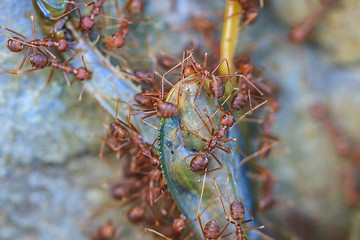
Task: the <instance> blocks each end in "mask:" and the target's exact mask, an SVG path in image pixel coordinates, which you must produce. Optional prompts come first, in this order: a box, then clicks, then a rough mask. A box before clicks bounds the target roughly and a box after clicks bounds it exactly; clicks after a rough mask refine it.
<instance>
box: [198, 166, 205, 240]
mask: <svg viewBox="0 0 360 240" xmlns="http://www.w3.org/2000/svg"><path fill="white" fill-rule="evenodd" d="M205 180H206V173H205V174H204V181H203V185H202V188H201V194H200V201H199V207H198V210H197V219H198V221H199V224H200V228H201V233H202V235H203V237H204V239H206V237H205V233H204V228H203V226H202V222H201V215H200V214H199V213H200V208H201V201H202V198H203V194H204V188H205Z"/></svg>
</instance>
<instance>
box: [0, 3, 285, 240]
mask: <svg viewBox="0 0 360 240" xmlns="http://www.w3.org/2000/svg"><path fill="white" fill-rule="evenodd" d="M115 2H116V3H117V1H115ZM103 3H104V0H97V1H95V2H91V3H89V4H80V3H76V2H72V1H69V2H68V7H67V10H66V12H65V13H64V14H63V15H61V16H59V17H56V18H53V20H56V19H60V18H66V17H68V15H69V14H70V13H71V12H73V11H75V10H77V11H78V13H79V14H80V22H79V25H78V28H79V29H80V30H81V31H84V32H85V31H89V30H91V29H92V28H93V27H94V26H95V17H96V16H98V15H101V16H103V6H102V5H103ZM239 3H240V4H243V5H244V7H243V10H244V11H245V13H248V14H245V15H244V16H245V17H246V16H248V17H249V18H252V19H253V18H254V16H255V15H256V14H257V13H256V11H255V10H256V8H254V7H253V6H252V5H249V4H248V5H246V4H247V1H246V0H245V1H244V0H242V1H239ZM77 5H85V6H92V9H91V12H90V14H89V15H85V16H81V12H80V9H79V7H78V6H77ZM144 5H145V3H144V1H143V0H128V1H127V2H126V4H125V6H124V7H123V10H122V11H128V13H129V15H130V17H131V16H134V15H137V14H140V13H141V12H142V11H143V9H144ZM130 17H129V18H130ZM31 19H32V32H33V38H32V39H29V38H27V37H25V36H23V35H22V34H20V33H17V32H15V31H13V30H11V29H9V28H6V27H3V26H2V27H0V28H2V29H4V30H6V31H9V32H11V33H13V34H15V35H17V36H15V37H8V36H5V35H3V34H1V35H2V36H5V37H7V38H8V41H7V48H8V49H9V50H10V51H12V52H21V51H22V50H23V49H25V47H26V46H27V50H26V53H25V57H24V58H23V60H22V62H21V64H20V67H19V68H18V69H17V70H12V69H10V70H9V69H7V72H9V73H12V74H19V73H24V72H31V71H35V70H38V69H43V68H45V67H52V71H51V73H50V76H49V79H48V81H47V83H46V86H47V85H48V84H49V82H50V80H51V78H52V75H53V71H54V69H55V68H57V69H62V70H63V72H64V77H65V79H66V82H67V84H68V85H71V82H70V81H69V79H68V77H67V73H69V74H73V75H74V76H75V79H77V80H81V81H83V80H90V79H91V71H89V70H88V69H87V67H86V64H85V62H84V59H83V64H84V66H81V67H78V68H73V67H72V66H71V65H69V62H70V61H71V60H72V59H74V58H75V56H76V53H74V52H73V50H71V44H72V43H71V42H69V41H68V40H67V39H66V38H60V39H58V40H52V37H53V36H48V37H45V38H43V39H36V37H35V26H34V20H33V17H32V16H31ZM246 20H247V19H245V20H243V21H245V22H246ZM131 23H132V21H131V20H124V21H122V24H120V30H119V31H118V32H116V33H114V34H113V35H112V36H111V37H109V38H108V39H106V40H105V41H104V46H105V48H119V47H122V46H123V45H124V44H125V38H126V36H127V35H128V34H129V28H128V25H129V24H131ZM40 47H42V49H43V50H41V49H40ZM51 47H56V49H57V50H58V51H59V52H65V51H71V52H73V53H74V56H73V57H71V58H70V59H68V60H66V61H64V62H60V61H59V60H57V59H56V57H55V55H54V54H53V53H52V52H51V51H50V50H49V49H48V48H51ZM31 50H32V51H33V54H32V55H31V56H30V57H29V53H30V51H31ZM184 55H185V54H184ZM27 60H28V61H29V63H30V64H31V67H32V68H31V69H28V70H22V68H23V66H24V64H25V62H26V61H27ZM221 64H227V65H228V63H227V60H226V59H224V60H223V61H221V62H220V63H219V64H218V65H217V66H216V67H215V68H214V69H213V71H211V72H210V71H208V70H207V55H206V54H205V59H204V64H203V66H201V65H200V64H199V63H197V62H196V61H195V59H194V57H193V56H192V53H191V52H189V53H187V56H186V58H185V56H184V57H183V60H182V61H181V62H180V63H178V64H177V65H175V66H174V67H172V68H171V69H170V70H169V71H168V72H167V73H165V74H164V75H162V79H161V88H160V89H159V87H158V84H157V80H156V78H155V74H154V76H151V75H152V74H151V73H149V74H144V73H143V74H142V76H140V75H138V76H135V77H137V78H138V79H137V80H138V82H147V83H145V84H140V85H141V86H142V87H143V89H144V92H141V93H137V94H136V95H135V96H134V100H135V102H136V104H131V106H136V107H138V108H139V109H137V110H135V112H133V113H129V114H128V115H127V118H126V119H127V122H124V121H122V120H120V119H119V118H118V117H117V116H116V122H112V123H111V124H110V125H109V126H108V129H109V133H108V134H107V135H105V136H104V137H102V141H103V143H104V144H106V145H107V146H108V147H109V148H110V149H111V151H112V152H115V153H117V156H118V157H119V156H120V153H121V154H122V155H128V156H127V158H126V157H124V159H128V161H123V162H122V164H124V165H128V166H124V167H122V169H130V171H124V177H125V178H124V179H122V180H121V181H120V182H117V183H114V184H113V185H112V187H111V196H112V198H113V199H114V200H116V201H118V200H122V201H125V202H128V203H129V204H130V203H131V204H132V205H134V203H138V204H135V206H133V207H131V208H130V210H129V211H128V213H127V217H128V219H129V221H131V222H133V223H140V222H143V223H145V224H147V225H152V226H153V227H152V228H151V229H150V228H147V229H146V230H147V231H151V232H154V233H156V234H158V235H160V236H162V237H163V238H165V239H179V238H180V237H182V233H183V231H184V229H185V226H186V225H187V223H186V221H187V219H186V217H185V215H184V214H180V212H179V210H177V208H176V204H175V202H174V200H173V199H172V197H171V194H170V193H169V191H168V190H167V185H166V181H165V179H164V177H163V174H162V171H161V167H160V165H161V163H160V160H159V158H158V157H157V156H156V154H155V153H154V152H153V146H154V144H155V141H154V143H153V144H151V145H150V144H148V143H146V142H145V141H144V140H143V138H142V136H141V134H140V133H139V132H138V131H137V129H136V128H135V127H134V125H133V124H132V123H131V119H130V118H131V116H133V115H139V114H146V115H145V117H143V118H142V119H141V120H142V121H143V122H144V123H146V124H148V125H150V126H151V127H154V126H152V125H151V124H149V123H148V122H146V121H145V119H146V118H148V117H151V116H153V115H157V116H159V117H161V118H172V117H174V116H176V115H177V114H178V113H179V111H178V106H177V105H176V104H172V103H169V102H166V101H165V98H166V95H167V92H166V91H165V87H164V82H165V81H167V80H166V79H165V75H166V74H168V73H169V72H171V71H173V70H175V69H177V68H179V67H180V66H181V72H180V74H181V78H180V79H185V78H188V77H190V76H193V75H195V74H196V75H197V76H198V77H195V78H189V80H185V81H183V84H186V83H190V82H195V81H198V82H199V83H200V84H199V88H198V90H197V92H196V94H195V98H194V102H193V106H194V110H195V112H196V113H197V115H198V116H199V118H200V119H201V121H202V123H203V126H205V127H206V128H207V129H208V131H209V132H210V133H211V139H210V140H206V139H203V138H201V137H200V136H199V135H198V134H197V133H195V132H192V134H193V135H195V136H197V137H198V138H199V139H201V140H202V141H205V142H206V147H205V148H204V150H203V151H202V152H201V153H196V154H192V155H191V156H193V157H192V159H191V161H190V166H189V169H190V170H191V171H192V172H195V173H200V174H206V173H209V172H211V171H216V170H218V169H219V168H222V167H223V166H222V163H221V162H220V161H219V160H218V159H217V158H216V156H215V155H214V154H213V153H212V152H213V150H214V149H215V148H217V149H220V150H223V151H225V152H227V153H231V151H229V150H228V149H225V148H223V147H222V144H219V142H221V140H224V139H223V138H224V137H225V136H226V134H227V132H229V130H231V128H232V127H233V126H235V125H236V124H237V123H238V122H239V121H241V120H242V121H246V120H248V121H251V119H248V118H247V116H249V115H251V114H252V113H253V111H254V110H255V109H257V108H259V107H260V106H262V105H264V104H265V103H268V106H269V109H270V110H269V112H268V113H267V114H266V115H265V118H264V120H262V121H261V123H262V135H263V139H262V141H261V144H260V145H259V149H258V151H256V152H255V153H254V154H252V155H250V156H247V157H245V159H244V162H245V161H249V160H250V159H253V158H255V157H259V158H262V159H265V158H267V157H268V156H269V154H270V150H271V148H272V147H274V146H275V145H276V144H277V143H278V139H277V138H276V137H274V136H273V135H272V133H271V130H272V126H273V124H274V123H275V120H276V114H277V112H278V111H279V108H280V107H279V103H278V101H277V99H276V90H274V89H275V87H274V84H273V83H272V82H271V81H270V80H268V79H264V78H262V77H261V76H260V75H261V74H259V72H261V71H259V69H257V68H255V67H254V66H253V65H252V64H251V59H250V57H249V55H246V56H245V55H244V56H243V57H241V58H240V59H239V60H238V61H237V62H236V64H235V65H236V69H237V72H236V74H230V70H228V72H229V74H228V75H216V72H217V70H218V68H219V67H220V66H221ZM228 69H229V67H228ZM234 78H235V79H236V87H234V90H233V91H232V92H231V93H230V94H228V96H226V98H225V92H226V91H225V83H226V82H227V81H229V80H230V79H234ZM206 81H210V85H209V88H210V92H211V94H212V95H213V96H214V97H215V98H216V99H218V100H219V101H221V100H222V99H224V98H225V100H224V101H223V102H222V104H221V105H220V106H219V108H218V110H217V111H216V112H218V111H221V118H220V124H221V127H220V128H219V129H217V130H216V131H215V129H214V128H213V129H212V130H210V129H209V127H208V125H207V122H210V124H211V126H213V123H212V117H213V116H214V115H215V114H216V112H215V113H214V114H213V115H212V116H211V117H210V116H207V121H205V120H204V119H203V117H202V116H201V114H200V113H199V111H198V110H197V109H196V107H195V101H196V99H197V96H198V95H199V94H200V91H201V89H202V88H203V85H204V83H205V82H206ZM231 81H232V80H231ZM149 82H150V83H149ZM167 82H168V81H167ZM168 83H169V82H168ZM169 84H171V83H169ZM179 93H180V91H179ZM258 95H260V96H258ZM259 99H260V100H261V101H262V102H261V103H259V104H257V105H255V106H252V105H253V104H254V103H256V102H257V101H258V100H259ZM116 100H117V101H118V103H119V101H120V100H119V99H116ZM229 100H230V103H229V104H228V105H229V109H231V110H228V111H227V110H225V108H224V105H225V103H227V101H229ZM178 104H179V101H178ZM246 109H247V110H248V111H245V110H246ZM117 111H118V109H117ZM231 111H232V112H238V111H245V114H242V115H241V117H240V118H239V119H238V120H235V115H232V113H231ZM253 121H255V122H256V120H254V119H253ZM258 122H259V121H258ZM223 142H226V141H223ZM102 154H103V151H101V155H102ZM188 157H190V156H188ZM211 159H215V160H216V161H217V163H218V164H219V165H220V166H219V167H218V168H215V169H211V170H208V168H207V167H208V165H209V161H211ZM257 169H259V173H258V174H254V176H255V175H256V176H257V177H258V178H260V179H261V180H262V182H263V184H262V186H261V189H260V198H259V199H260V201H259V204H258V209H259V210H266V209H269V208H271V207H272V206H273V205H274V204H275V202H276V200H275V199H274V197H273V196H272V194H271V192H272V188H273V185H274V184H275V182H276V178H275V177H273V176H272V175H271V173H270V171H269V170H267V169H265V168H264V167H261V166H260V165H257ZM228 181H229V179H228ZM214 184H215V186H217V185H216V181H215V179H214ZM219 200H220V201H221V204H222V207H223V209H224V213H225V216H226V219H227V220H228V223H227V225H226V226H225V227H224V228H223V230H220V226H219V223H218V221H217V220H216V219H212V220H211V221H209V222H207V223H206V224H205V226H204V227H203V226H202V224H201V219H200V217H201V214H200V213H199V212H198V219H197V220H198V221H199V224H200V227H201V229H202V233H203V237H204V238H205V239H218V238H221V237H226V236H229V235H231V234H234V233H235V235H236V238H237V239H239V240H247V238H246V237H245V235H244V231H247V230H253V229H257V228H261V227H262V226H261V227H253V228H246V229H244V228H243V227H242V225H243V224H245V223H248V222H250V221H252V220H253V217H252V214H251V212H250V211H249V209H248V208H247V207H246V206H244V204H243V203H242V202H240V201H238V200H234V201H232V202H231V203H230V196H229V193H228V202H229V204H228V205H229V215H230V216H228V215H227V213H226V210H225V205H224V203H223V198H222V196H221V194H220V192H219ZM165 209H169V210H165ZM245 209H247V211H248V212H249V214H250V216H251V219H249V220H243V218H244V215H245ZM165 216H167V218H166V217H165ZM173 216H177V217H173ZM193 221H196V219H195V220H193ZM230 224H233V225H234V226H235V228H236V230H235V231H232V232H230V233H227V234H224V232H225V230H226V229H227V227H228V226H229V225H230ZM118 234H119V232H118V229H117V227H116V226H115V225H114V224H113V223H112V222H111V221H109V222H107V223H106V224H104V225H103V226H101V227H99V228H98V230H97V231H96V233H94V234H93V235H92V236H91V238H92V239H98V240H101V239H113V238H115V239H116V236H117V235H118ZM191 236H193V233H191V232H190V233H189V234H188V236H186V237H185V238H183V239H190V238H191Z"/></svg>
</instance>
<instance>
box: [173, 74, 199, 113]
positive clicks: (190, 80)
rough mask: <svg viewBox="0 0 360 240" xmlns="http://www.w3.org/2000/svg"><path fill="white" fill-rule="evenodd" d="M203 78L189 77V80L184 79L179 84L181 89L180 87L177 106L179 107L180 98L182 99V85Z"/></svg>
mask: <svg viewBox="0 0 360 240" xmlns="http://www.w3.org/2000/svg"><path fill="white" fill-rule="evenodd" d="M201 79H202V78H195V79H189V80H185V81H183V82H182V83H180V84H179V89H178V99H177V104H176V107H179V103H180V101H179V99H180V90H181V87H182V85H184V84H186V83H190V82H195V81H198V80H201Z"/></svg>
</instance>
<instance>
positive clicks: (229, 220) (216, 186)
mask: <svg viewBox="0 0 360 240" xmlns="http://www.w3.org/2000/svg"><path fill="white" fill-rule="evenodd" d="M229 175H230V174H228V180H229ZM213 181H214V184H215V188H216V191H217V192H218V194H219V197H220V201H221V205H222V208H223V210H224V214H225V218H226V220H228V223H227V224H226V225H225V227H224V228H223V230H222V231H221V232H220V233H219V235H218V237H217V239H218V238H220V236H221V235H222V234H223V233H224V232H225V230H226V229H227V227H228V226H229V225H230V223H231V218H229V216H228V215H227V213H226V210H225V206H224V202H223V200H222V196H221V193H220V190H219V187H218V185H217V184H216V180H215V177H214V178H213ZM227 189H228V199H229V181H227ZM229 214H230V200H229Z"/></svg>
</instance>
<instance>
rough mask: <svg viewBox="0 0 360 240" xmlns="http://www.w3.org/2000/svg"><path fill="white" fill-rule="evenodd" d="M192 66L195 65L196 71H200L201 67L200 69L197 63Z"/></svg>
mask: <svg viewBox="0 0 360 240" xmlns="http://www.w3.org/2000/svg"><path fill="white" fill-rule="evenodd" d="M194 65H195V68H196V70H201V69H202V67H201V65H200V64H199V63H197V62H195V63H194Z"/></svg>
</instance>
